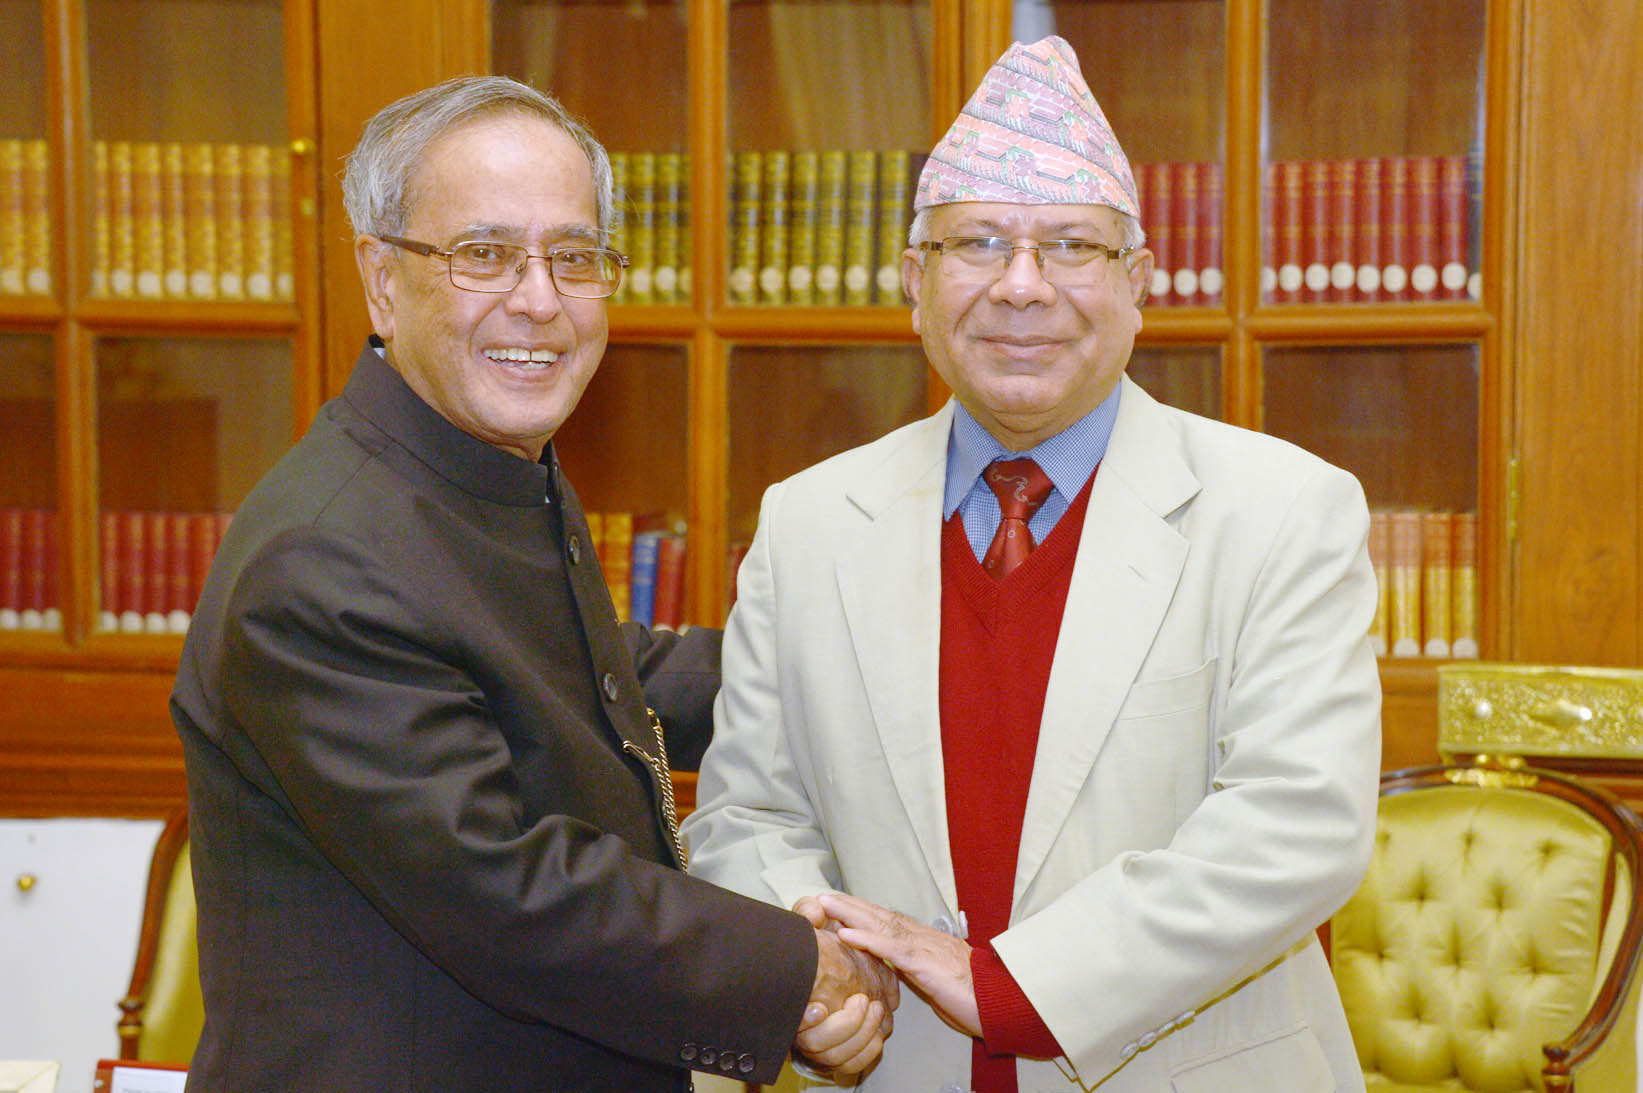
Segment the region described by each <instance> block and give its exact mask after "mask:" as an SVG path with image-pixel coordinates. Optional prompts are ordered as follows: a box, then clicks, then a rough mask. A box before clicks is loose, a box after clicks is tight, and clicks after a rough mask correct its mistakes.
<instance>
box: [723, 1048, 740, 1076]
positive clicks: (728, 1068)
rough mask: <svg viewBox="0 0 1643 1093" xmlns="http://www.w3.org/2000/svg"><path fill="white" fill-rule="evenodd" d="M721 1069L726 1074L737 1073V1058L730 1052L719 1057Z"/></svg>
mask: <svg viewBox="0 0 1643 1093" xmlns="http://www.w3.org/2000/svg"><path fill="white" fill-rule="evenodd" d="M719 1069H720V1070H722V1071H724V1072H725V1073H726V1074H730V1073H732V1072H733V1071H735V1069H736V1056H734V1055H732V1054H731V1053H730V1052H728V1051H727V1052H725V1053H724V1054H723V1055H721V1056H719Z"/></svg>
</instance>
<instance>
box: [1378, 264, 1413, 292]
mask: <svg viewBox="0 0 1643 1093" xmlns="http://www.w3.org/2000/svg"><path fill="white" fill-rule="evenodd" d="M1381 284H1383V285H1385V286H1386V291H1388V292H1402V291H1403V290H1404V286H1405V285H1407V284H1409V272H1408V271H1407V270H1405V269H1404V268H1403V267H1402V266H1398V265H1391V266H1387V267H1386V268H1385V269H1383V270H1382V271H1381Z"/></svg>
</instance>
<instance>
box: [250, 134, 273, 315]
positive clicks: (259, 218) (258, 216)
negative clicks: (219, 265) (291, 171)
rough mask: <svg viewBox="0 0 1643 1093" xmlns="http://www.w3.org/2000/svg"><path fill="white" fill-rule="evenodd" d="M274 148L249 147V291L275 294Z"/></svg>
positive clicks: (257, 295) (256, 296)
mask: <svg viewBox="0 0 1643 1093" xmlns="http://www.w3.org/2000/svg"><path fill="white" fill-rule="evenodd" d="M274 276H275V274H274V150H273V149H272V148H270V147H269V146H268V145H266V144H251V145H247V146H246V149H245V294H246V296H248V297H249V298H251V299H253V300H272V299H273V298H274Z"/></svg>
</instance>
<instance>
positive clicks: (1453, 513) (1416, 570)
mask: <svg viewBox="0 0 1643 1093" xmlns="http://www.w3.org/2000/svg"><path fill="white" fill-rule="evenodd" d="M1479 366H1480V362H1479V352H1478V347H1477V345H1476V344H1467V345H1420V346H1358V347H1329V348H1306V349H1271V350H1268V351H1267V353H1266V359H1265V362H1264V369H1263V372H1264V376H1265V393H1264V404H1263V413H1264V415H1265V419H1266V429H1267V431H1268V432H1270V433H1273V434H1274V435H1277V436H1281V437H1284V438H1285V439H1287V440H1291V441H1294V442H1295V443H1296V444H1299V445H1300V446H1301V447H1303V448H1306V449H1307V450H1308V451H1311V452H1314V453H1316V454H1318V455H1320V456H1322V457H1323V458H1324V459H1327V460H1329V461H1330V462H1331V463H1334V464H1335V465H1337V466H1340V467H1344V468H1346V469H1347V470H1349V471H1351V472H1352V473H1353V474H1355V475H1357V477H1358V481H1360V482H1362V483H1363V487H1364V493H1365V494H1366V495H1367V497H1368V500H1369V505H1370V510H1371V515H1370V521H1371V522H1370V541H1369V552H1370V557H1371V560H1372V561H1373V563H1374V564H1375V567H1376V570H1377V574H1378V576H1379V577H1380V579H1381V582H1380V584H1381V601H1382V602H1381V610H1380V611H1379V612H1378V613H1377V615H1376V620H1375V625H1374V629H1373V630H1372V632H1371V640H1372V642H1373V644H1374V645H1375V647H1376V651H1377V652H1378V653H1379V654H1380V655H1383V656H1388V655H1389V656H1394V657H1413V656H1430V657H1449V656H1454V657H1475V656H1477V655H1478V613H1479V606H1480V605H1479V599H1478V588H1479V582H1478V512H1477V505H1478V500H1477V499H1478V427H1477V420H1478V414H1477V407H1478V399H1479V391H1478V383H1479Z"/></svg>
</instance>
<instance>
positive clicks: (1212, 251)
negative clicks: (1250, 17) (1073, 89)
mask: <svg viewBox="0 0 1643 1093" xmlns="http://www.w3.org/2000/svg"><path fill="white" fill-rule="evenodd" d="M1014 10H1015V20H1014V24H1015V25H1014V31H1015V36H1016V38H1018V39H1020V40H1022V41H1035V40H1037V39H1038V38H1041V37H1043V36H1044V35H1046V34H1058V35H1060V36H1061V37H1062V38H1065V39H1066V40H1067V42H1068V44H1070V45H1071V46H1072V47H1073V49H1074V50H1075V51H1076V52H1077V54H1078V61H1079V67H1080V69H1081V70H1082V71H1083V73H1084V81H1085V82H1086V83H1088V84H1089V85H1090V91H1091V92H1093V93H1094V95H1095V100H1096V102H1098V103H1099V104H1100V105H1101V110H1102V113H1104V114H1106V116H1107V120H1108V121H1109V122H1110V123H1111V124H1112V127H1113V132H1114V133H1115V134H1116V135H1117V137H1118V143H1119V144H1120V145H1121V146H1122V147H1123V149H1124V153H1125V154H1126V155H1127V156H1129V160H1130V166H1131V168H1132V169H1133V170H1134V172H1135V185H1136V191H1137V194H1138V196H1139V197H1140V201H1141V226H1142V227H1144V228H1145V229H1146V232H1147V247H1148V248H1149V249H1150V250H1151V251H1152V253H1153V259H1154V269H1153V280H1152V289H1151V291H1150V292H1149V293H1148V298H1147V304H1148V306H1150V307H1193V306H1197V307H1218V306H1220V305H1221V303H1222V289H1223V286H1224V283H1225V276H1224V274H1223V272H1222V270H1223V267H1222V260H1221V253H1222V246H1221V240H1222V235H1223V231H1222V226H1223V223H1224V219H1225V213H1224V210H1225V208H1226V179H1225V171H1224V167H1223V165H1224V163H1225V158H1226V153H1225V150H1224V149H1225V146H1226V86H1227V45H1226V43H1227V15H1226V3H1225V0H1057V2H1055V3H1048V2H1045V0H1021V2H1018V3H1017V4H1016V5H1015V9H1014Z"/></svg>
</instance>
